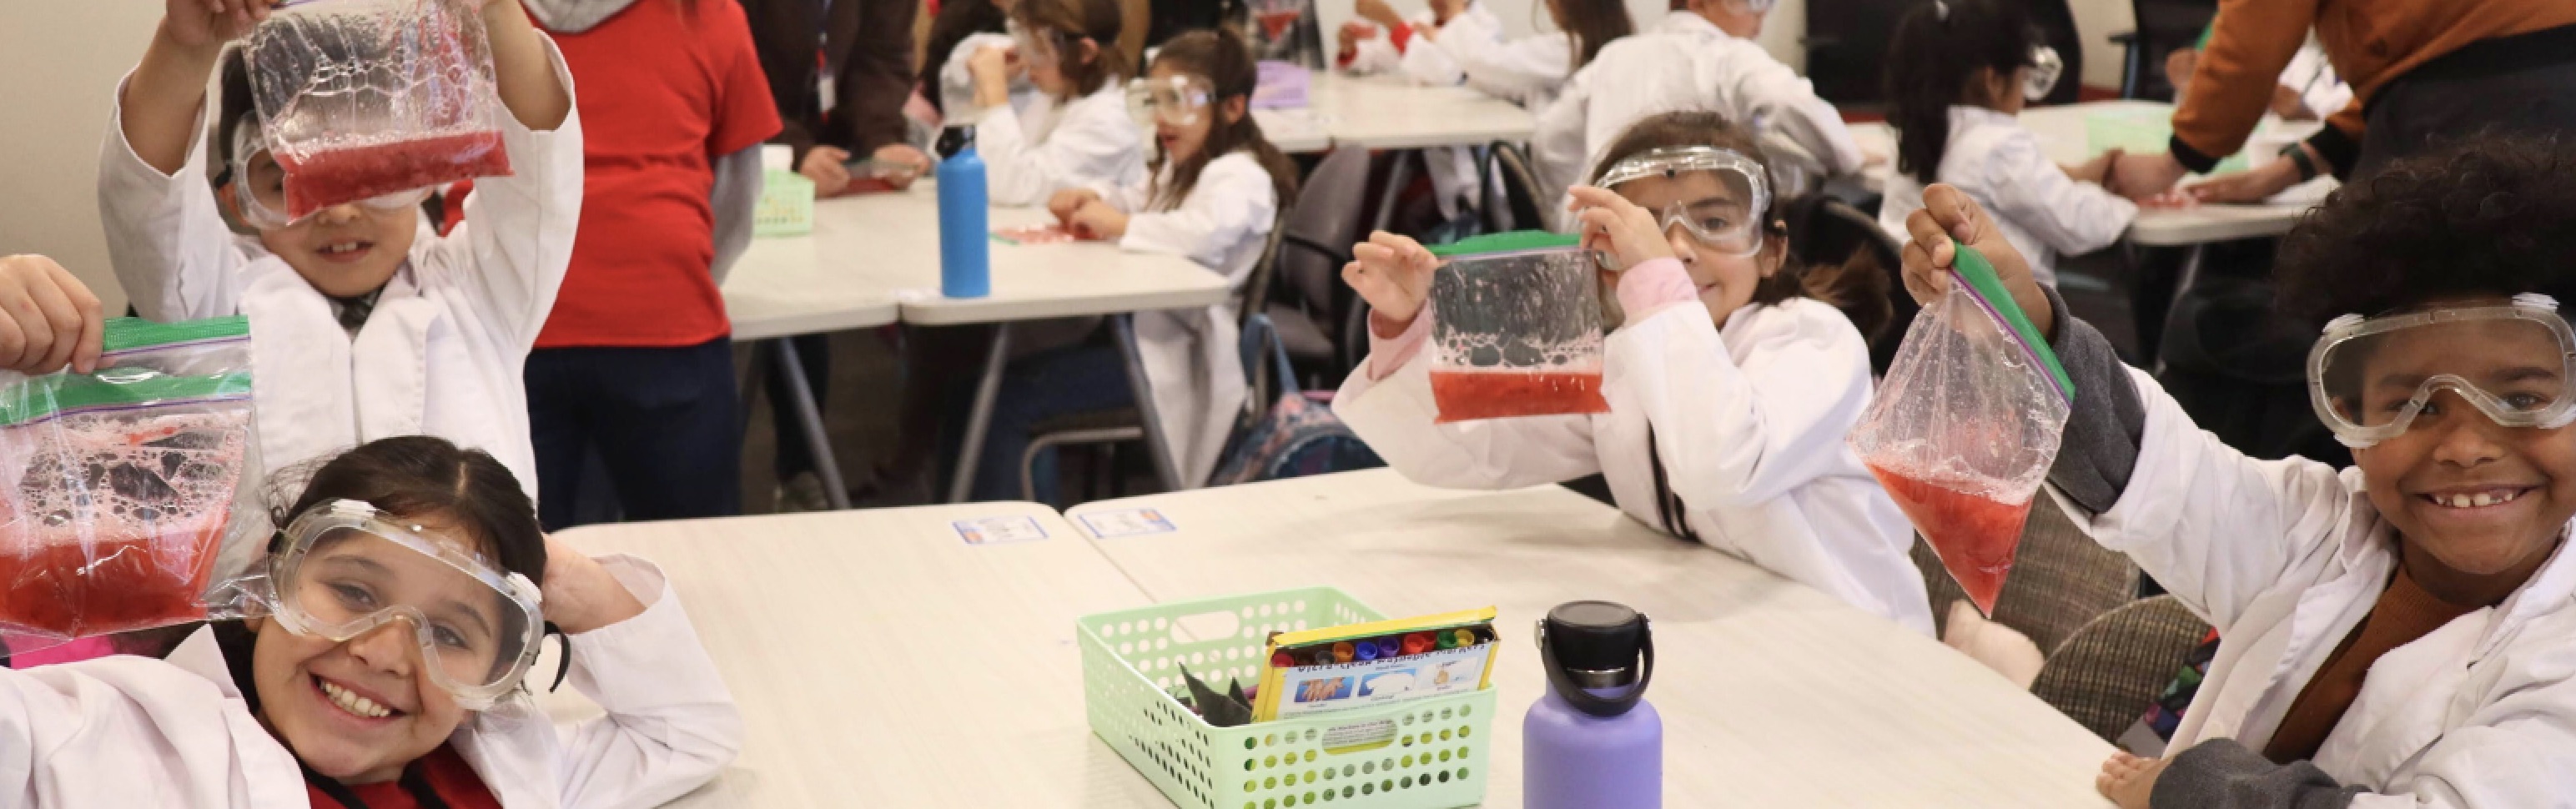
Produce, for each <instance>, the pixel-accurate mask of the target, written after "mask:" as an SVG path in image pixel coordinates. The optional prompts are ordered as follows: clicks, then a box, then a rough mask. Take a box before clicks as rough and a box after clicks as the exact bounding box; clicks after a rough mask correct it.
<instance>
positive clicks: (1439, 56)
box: [1342, 2, 1503, 220]
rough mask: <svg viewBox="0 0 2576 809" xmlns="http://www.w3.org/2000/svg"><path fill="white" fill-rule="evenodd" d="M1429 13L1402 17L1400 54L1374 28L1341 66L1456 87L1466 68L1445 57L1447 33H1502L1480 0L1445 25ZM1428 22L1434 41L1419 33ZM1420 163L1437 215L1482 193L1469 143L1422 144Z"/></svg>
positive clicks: (1447, 215) (1463, 36)
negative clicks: (1405, 27) (1406, 36)
mask: <svg viewBox="0 0 2576 809" xmlns="http://www.w3.org/2000/svg"><path fill="white" fill-rule="evenodd" d="M1433 19H1434V17H1433V16H1432V14H1431V13H1430V12H1428V11H1425V12H1423V13H1421V14H1416V15H1414V16H1412V17H1410V18H1407V19H1406V23H1408V24H1410V25H1412V26H1413V30H1414V36H1413V39H1412V40H1411V41H1410V42H1408V43H1406V45H1405V49H1404V52H1403V53H1402V54H1400V55H1399V54H1398V53H1397V52H1396V50H1395V44H1394V42H1393V41H1392V40H1391V39H1390V37H1389V36H1388V34H1387V32H1386V31H1384V30H1379V31H1378V35H1377V36H1376V37H1373V38H1370V39H1364V40H1360V42H1359V43H1358V45H1357V46H1356V47H1355V48H1354V49H1353V56H1352V58H1351V62H1350V64H1347V65H1344V66H1343V67H1342V69H1343V70H1346V71H1349V72H1351V73H1354V74H1362V75H1366V74H1373V73H1386V74H1392V75H1394V76H1396V77H1399V78H1401V79H1403V80H1404V81H1408V82H1411V83H1414V84H1419V85H1423V86H1426V87H1456V86H1458V85H1460V84H1464V83H1467V81H1468V74H1467V72H1466V71H1465V69H1464V66H1463V64H1462V63H1461V62H1460V61H1458V60H1457V59H1454V58H1451V55H1450V54H1451V51H1450V48H1449V45H1448V43H1449V42H1450V41H1451V39H1452V38H1453V37H1454V38H1456V39H1457V40H1458V41H1460V42H1462V43H1474V42H1479V41H1482V40H1487V39H1498V38H1500V37H1501V36H1502V29H1503V22H1502V20H1500V19H1496V18H1495V17H1494V11H1493V9H1491V8H1489V7H1487V6H1486V5H1485V4H1484V3H1481V2H1477V3H1469V4H1467V8H1466V10H1464V11H1460V12H1458V16H1455V17H1452V18H1450V19H1449V24H1448V25H1445V26H1442V25H1436V24H1435V23H1433ZM1434 28H1437V29H1438V31H1439V33H1438V34H1436V36H1437V37H1438V40H1437V41H1434V40H1432V39H1429V38H1425V37H1423V36H1422V34H1421V32H1423V31H1429V30H1432V29H1434ZM1422 165H1423V170H1424V173H1426V174H1428V175H1429V176H1430V177H1431V190H1432V197H1433V198H1434V200H1433V201H1434V202H1436V203H1437V204H1438V205H1439V206H1440V218H1441V219H1443V220H1450V219H1456V218H1458V215H1459V214H1460V212H1462V211H1464V210H1467V209H1468V208H1467V206H1468V205H1472V204H1475V203H1477V202H1480V201H1482V200H1483V199H1484V194H1483V193H1482V189H1479V188H1477V187H1476V169H1477V164H1476V153H1475V150H1474V149H1471V148H1464V147H1455V146H1436V147H1431V148H1427V149H1423V150H1422Z"/></svg>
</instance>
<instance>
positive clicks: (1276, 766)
mask: <svg viewBox="0 0 2576 809" xmlns="http://www.w3.org/2000/svg"><path fill="white" fill-rule="evenodd" d="M1384 618H1385V616H1383V615H1380V614H1378V612H1377V611H1376V610H1372V609H1369V608H1368V606H1367V605H1365V604H1361V603H1360V602H1359V601H1358V600H1357V599H1353V598H1351V597H1350V595H1349V594H1346V593H1343V592H1342V591H1340V590H1338V589H1334V588H1331V587H1310V588H1306V589H1302V590H1281V591H1278V592H1274V593H1257V594H1252V595H1241V596H1227V597H1221V598H1210V599H1203V600H1199V601H1188V602H1181V603H1175V604H1163V605H1159V606H1153V607H1142V608H1138V609H1132V610H1124V611H1120V612H1107V613H1101V614H1098V615H1087V616H1084V617H1082V618H1081V619H1079V620H1077V621H1076V622H1075V623H1076V631H1077V632H1078V633H1080V634H1081V636H1082V687H1083V702H1084V708H1085V710H1086V712H1087V713H1089V715H1090V719H1091V731H1092V732H1093V733H1097V734H1099V735H1100V738H1101V740H1102V741H1105V742H1108V743H1109V746H1110V747H1111V748H1113V749H1115V750H1117V751H1118V755H1119V756H1121V757H1124V758H1126V759H1127V763H1128V764H1130V765H1133V766H1134V767H1135V768H1136V771H1137V772H1140V773H1143V774H1144V775H1145V778H1146V780H1149V781H1152V782H1154V786H1155V787H1156V788H1159V789H1161V790H1162V791H1163V795H1164V796H1165V797H1168V798H1171V799H1172V803H1174V804H1176V805H1179V806H1183V807H1190V808H1191V809H1282V808H1283V807H1302V806H1348V807H1357V808H1358V809H1372V808H1375V809H1437V808H1438V807H1452V806H1470V805H1474V804H1478V803H1482V802H1484V799H1485V773H1486V772H1487V771H1488V769H1489V768H1488V767H1486V766H1485V755H1486V751H1487V750H1488V749H1490V748H1491V747H1492V746H1493V739H1494V736H1493V734H1492V733H1491V729H1492V726H1493V720H1494V689H1493V688H1492V687H1490V686H1488V687H1486V688H1483V689H1479V690H1475V691H1469V692H1466V693H1460V694H1452V695H1449V696H1445V697H1433V698H1428V699H1420V700H1412V701H1407V702H1401V703H1397V704H1393V705H1387V706H1383V707H1378V708H1355V709H1352V710H1347V711H1334V712H1331V713H1325V714H1315V715H1310V716H1304V717H1298V718H1294V719H1280V720H1276V721H1270V722H1256V723H1253V724H1249V725H1243V726H1240V727H1231V728H1220V727H1210V726H1209V725H1208V724H1207V723H1206V722H1202V721H1200V720H1199V718H1198V715H1197V714H1194V713H1191V712H1190V709H1189V708H1187V707H1185V706H1183V705H1181V704H1180V703H1179V702H1178V701H1175V700H1174V699H1173V698H1172V697H1171V696H1170V694H1171V693H1173V692H1175V691H1186V690H1187V688H1188V687H1187V686H1185V685H1183V684H1182V681H1181V667H1182V666H1185V665H1186V666H1188V667H1189V670H1190V673H1191V674H1192V675H1195V676H1197V677H1199V678H1200V680H1202V681H1205V682H1207V683H1208V684H1209V685H1210V686H1212V687H1214V688H1217V689H1219V690H1223V689H1224V688H1225V683H1226V679H1227V678H1229V677H1232V678H1237V679H1240V680H1242V681H1243V683H1244V684H1245V685H1246V686H1247V687H1249V686H1250V685H1251V684H1253V683H1255V682H1258V681H1259V678H1260V676H1261V671H1262V668H1263V665H1264V661H1263V659H1262V652H1263V651H1264V649H1263V644H1264V642H1265V641H1267V640H1268V638H1269V636H1270V633H1271V632H1287V631H1295V630H1299V629H1309V628H1315V627H1326V626H1340V625H1343V624H1354V623H1361V622H1366V621H1376V620H1382V619H1384ZM1379 739H1383V740H1384V741H1383V742H1382V743H1380V742H1378V741H1377V740H1379ZM1336 750H1339V751H1340V752H1335V751H1336Z"/></svg>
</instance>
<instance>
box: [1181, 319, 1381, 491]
mask: <svg viewBox="0 0 2576 809" xmlns="http://www.w3.org/2000/svg"><path fill="white" fill-rule="evenodd" d="M1265 346H1266V348H1265ZM1243 349H1244V355H1245V356H1244V363H1243V364H1244V367H1246V368H1254V367H1257V366H1258V364H1259V363H1260V361H1261V355H1262V354H1268V355H1270V360H1271V362H1272V363H1273V367H1274V371H1275V374H1274V375H1275V377H1276V378H1277V379H1278V380H1279V388H1280V393H1279V400H1278V401H1277V402H1276V403H1274V404H1272V405H1271V406H1270V408H1269V409H1268V410H1266V411H1263V412H1260V413H1256V414H1252V415H1251V416H1249V417H1247V418H1246V419H1245V420H1244V422H1243V423H1242V424H1240V425H1237V426H1236V427H1235V431H1234V438H1233V439H1232V440H1230V441H1228V442H1227V446H1226V451H1225V454H1224V455H1223V456H1222V458H1223V460H1221V461H1219V462H1218V463H1217V468H1216V474H1214V475H1212V476H1210V477H1209V478H1208V485H1210V486H1230V485H1233V484H1237V483H1254V482H1258V481H1264V480H1279V479H1282V478H1294V477H1304V476H1307V475H1321V474H1325V473H1328V472H1347V471H1351V470H1354V469H1375V468H1377V467H1381V466H1385V465H1386V461H1384V460H1381V459H1379V458H1378V457H1377V451H1375V450H1372V449H1369V446H1368V443H1367V442H1364V441H1361V440H1360V437H1359V435H1358V434H1357V433H1353V432H1351V428H1350V426H1349V425H1346V424H1343V423H1342V419H1341V417H1340V416H1336V415H1333V408H1332V401H1333V398H1332V397H1333V394H1332V392H1331V391H1316V392H1313V393H1306V392H1303V391H1300V390H1298V389H1297V374H1296V371H1295V370H1294V369H1292V368H1290V367H1289V364H1288V348H1287V346H1286V345H1285V344H1283V343H1281V342H1280V340H1279V330H1278V329H1277V328H1276V327H1274V326H1272V325H1271V324H1270V318H1269V317H1268V316H1265V315H1253V316H1252V317H1250V318H1248V319H1247V320H1246V322H1245V323H1244V324H1243Z"/></svg>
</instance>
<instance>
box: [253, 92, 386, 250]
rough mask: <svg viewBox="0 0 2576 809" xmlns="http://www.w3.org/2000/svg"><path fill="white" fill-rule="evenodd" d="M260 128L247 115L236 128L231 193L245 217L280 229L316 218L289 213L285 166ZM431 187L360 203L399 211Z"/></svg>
mask: <svg viewBox="0 0 2576 809" xmlns="http://www.w3.org/2000/svg"><path fill="white" fill-rule="evenodd" d="M258 129H259V125H258V122H257V121H255V120H247V119H246V120H244V121H242V122H241V123H240V124H239V125H237V126H235V127H234V128H233V165H232V178H233V179H232V189H233V191H232V193H233V203H234V206H235V207H236V208H238V209H239V210H240V211H241V218H242V220H243V221H244V222H245V223H247V224H249V225H250V226H251V227H255V228H259V229H261V230H281V229H285V228H288V227H293V226H295V225H296V224H299V223H302V222H304V221H305V220H306V219H311V218H313V216H314V215H315V214H307V215H305V216H304V217H303V218H301V219H298V218H294V217H289V216H287V215H286V210H287V209H286V167H285V166H283V165H281V164H279V163H278V162H277V156H276V155H274V154H272V153H270V152H269V150H268V146H267V145H266V144H264V143H262V142H261V141H260V137H259V133H258ZM429 191H430V189H427V188H415V189H412V190H409V191H397V192H394V193H391V194H381V195H378V196H373V197H368V198H366V199H362V200H359V201H358V204H359V205H361V206H365V207H368V208H373V209H376V210H379V211H396V210H401V209H404V208H409V207H412V206H415V205H419V204H420V203H421V200H424V199H428V198H429ZM326 210H327V209H326ZM318 213H319V212H318V211H317V212H316V214H318Z"/></svg>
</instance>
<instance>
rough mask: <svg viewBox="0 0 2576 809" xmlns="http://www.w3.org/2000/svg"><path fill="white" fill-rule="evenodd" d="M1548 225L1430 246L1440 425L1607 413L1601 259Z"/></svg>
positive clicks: (1433, 364) (1433, 387) (1435, 383)
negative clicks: (1434, 265) (1434, 266)
mask: <svg viewBox="0 0 2576 809" xmlns="http://www.w3.org/2000/svg"><path fill="white" fill-rule="evenodd" d="M1577 242H1578V239H1577V238H1576V237H1574V236H1565V235H1559V234H1554V233H1546V232H1542V231H1520V232H1514V233H1498V234H1494V235H1491V236H1479V237H1476V238H1473V239H1466V240H1463V241H1460V242H1458V243H1456V244H1449V245H1441V246H1439V247H1434V248H1432V249H1431V252H1432V254H1433V255H1437V256H1440V257H1442V258H1443V259H1445V263H1443V264H1442V265H1441V266H1440V269H1439V270H1438V271H1437V272H1434V273H1433V274H1432V276H1431V296H1430V308H1431V347H1432V356H1431V398H1432V403H1433V405H1435V406H1436V408H1437V409H1438V410H1439V416H1438V418H1437V419H1436V420H1437V421H1438V422H1440V423H1444V424H1445V423H1449V422H1457V421H1472V420H1476V419H1493V418H1506V417H1512V416H1550V415H1563V414H1572V413H1603V412H1608V411H1609V410H1610V402H1609V401H1608V400H1606V399H1603V398H1602V397H1601V349H1602V328H1601V293H1600V288H1601V286H1600V280H1599V279H1600V274H1601V269H1600V267H1601V265H1600V261H1599V259H1598V258H1597V257H1596V256H1595V254H1594V253H1593V251H1590V250H1585V249H1582V248H1580V247H1578V246H1577Z"/></svg>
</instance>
